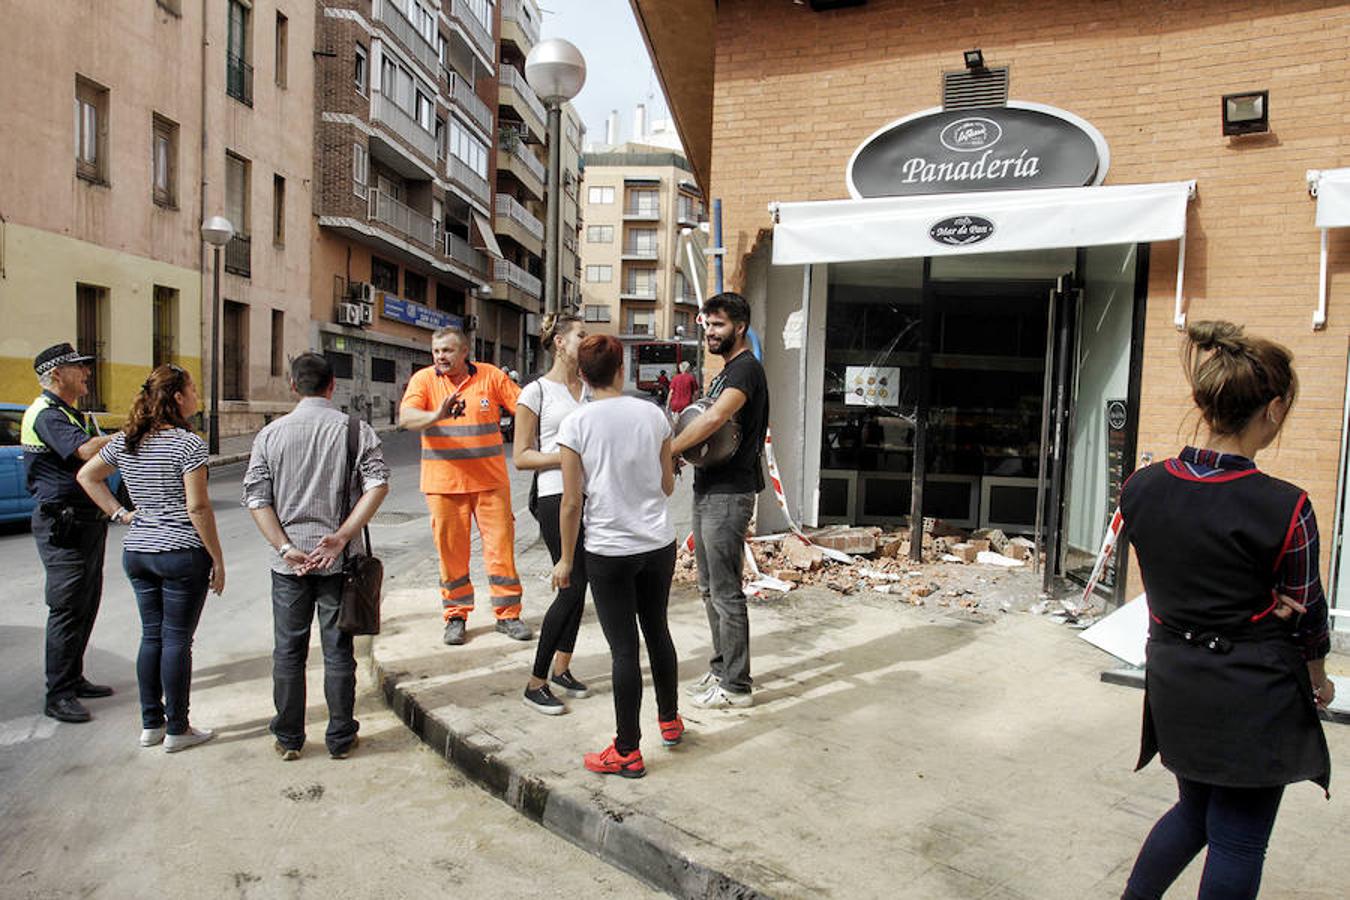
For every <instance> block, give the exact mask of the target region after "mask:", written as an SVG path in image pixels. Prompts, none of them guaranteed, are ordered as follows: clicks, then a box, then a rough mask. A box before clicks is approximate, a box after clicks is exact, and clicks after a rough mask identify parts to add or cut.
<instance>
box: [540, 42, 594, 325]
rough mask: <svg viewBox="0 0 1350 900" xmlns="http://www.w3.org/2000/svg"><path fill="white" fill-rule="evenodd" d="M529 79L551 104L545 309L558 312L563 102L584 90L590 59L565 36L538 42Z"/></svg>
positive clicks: (541, 96)
mask: <svg viewBox="0 0 1350 900" xmlns="http://www.w3.org/2000/svg"><path fill="white" fill-rule="evenodd" d="M525 80H526V81H527V82H528V83H529V85H530V87H532V88H534V92H535V93H536V94H538V95H539V99H540V100H542V101H544V105H545V106H547V107H548V209H547V215H546V220H545V222H544V254H545V256H544V312H545V313H556V312H558V308H559V306H560V302H559V301H560V299H561V294H562V266H560V265H559V257H560V256H561V255H562V197H561V196H560V192H561V191H562V105H563V104H564V103H566V102H567V101H568V100H571V99H572V98H573V97H575V96H576V95H577V94H579V93H581V86H582V85H584V84H585V83H586V60H585V59H584V58H583V57H582V55H581V51H580V50H578V49H577V48H576V47H575V46H573V45H572V44H571V43H570V42H568V41H564V40H562V39H561V38H550V39H549V40H547V41H540V42H539V43H538V44H535V45H534V49H533V50H531V51H530V54H529V56H527V57H525Z"/></svg>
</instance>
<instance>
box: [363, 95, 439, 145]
mask: <svg viewBox="0 0 1350 900" xmlns="http://www.w3.org/2000/svg"><path fill="white" fill-rule="evenodd" d="M370 117H371V118H372V119H374V120H375V121H376V122H379V123H380V124H382V125H386V126H388V128H389V129H390V130H391V131H393V132H394V134H396V135H398V136H399V137H401V138H403V140H405V141H407V142H408V143H409V144H411V145H412V146H413V148H414V149H416V150H417V151H418V152H420V153H421V154H422V155H423V156H426V157H427V158H429V159H435V158H436V136H435V135H434V134H432V133H431V132H429V131H427V130H426V129H425V128H423V127H422V126H421V125H420V124H419V123H418V121H417V120H416V119H414V118H413V117H412V116H411V115H409V114H408V113H407V112H405V111H404V109H403V107H401V106H399V105H398V104H397V103H395V102H394V101H393V100H390V99H389V98H388V97H386V96H385V95H384V94H381V93H372V94H371V95H370Z"/></svg>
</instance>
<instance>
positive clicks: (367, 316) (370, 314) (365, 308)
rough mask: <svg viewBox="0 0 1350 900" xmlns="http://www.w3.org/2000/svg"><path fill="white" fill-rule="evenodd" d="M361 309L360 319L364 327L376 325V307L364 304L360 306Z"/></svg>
mask: <svg viewBox="0 0 1350 900" xmlns="http://www.w3.org/2000/svg"><path fill="white" fill-rule="evenodd" d="M359 309H360V310H361V317H360V318H361V324H362V325H373V324H375V307H373V306H371V305H370V304H369V303H362V304H360V306H359Z"/></svg>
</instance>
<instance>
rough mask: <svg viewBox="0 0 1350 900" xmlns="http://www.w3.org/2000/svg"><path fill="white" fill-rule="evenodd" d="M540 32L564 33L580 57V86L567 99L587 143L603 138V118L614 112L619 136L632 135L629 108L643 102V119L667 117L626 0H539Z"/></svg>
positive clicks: (562, 34)
mask: <svg viewBox="0 0 1350 900" xmlns="http://www.w3.org/2000/svg"><path fill="white" fill-rule="evenodd" d="M540 7H541V11H542V12H543V14H544V23H543V29H542V31H543V36H544V37H546V38H554V37H559V38H564V39H566V40H569V41H571V42H572V43H573V44H576V45H577V49H578V50H580V51H581V55H582V56H584V57H585V58H586V86H585V87H583V88H582V89H581V93H580V94H578V95H577V97H576V99H575V100H573V101H572V103H573V105H574V106H575V107H576V108H577V111H578V112H579V113H581V118H582V120H583V121H585V123H586V140H587V142H588V143H597V144H598V143H604V140H605V118H606V117H607V116H608V115H609V111H610V110H612V109H617V110H618V111H619V140H620V142H622V141H626V140H629V139H630V138H631V136H632V134H633V110H634V108H635V107H636V106H637V104H639V103H646V104H647V121H648V122H649V123H650V122H651V121H652V120H653V119H664V118H667V117H668V113H667V112H666V101H665V98H664V97H662V95H661V85H660V84H659V83H658V82H657V80H656V73H655V71H654V70H653V69H652V64H651V60H650V58H649V57H648V56H647V45H646V44H644V43H643V42H642V35H641V34H640V33H639V32H638V27H637V22H636V20H634V18H633V9H632V7H631V6H629V4H628V0H540Z"/></svg>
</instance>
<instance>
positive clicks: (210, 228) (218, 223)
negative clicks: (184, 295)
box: [202, 216, 234, 456]
mask: <svg viewBox="0 0 1350 900" xmlns="http://www.w3.org/2000/svg"><path fill="white" fill-rule="evenodd" d="M233 238H234V226H233V225H231V224H230V220H229V219H227V218H225V217H224V216H212V217H211V218H209V219H207V220H206V221H205V222H203V223H202V240H204V241H206V242H207V243H208V244H210V245H211V248H212V250H213V253H212V266H211V268H212V271H213V280H214V282H215V291H214V293H213V294H212V297H211V412H210V414H209V416H208V418H207V426H206V452H207V453H209V454H211V455H212V456H215V455H216V454H218V453H219V452H220V251H221V249H222V248H223V247H224V246H225V245H226V244H228V243H229V242H230V240H231V239H233Z"/></svg>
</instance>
